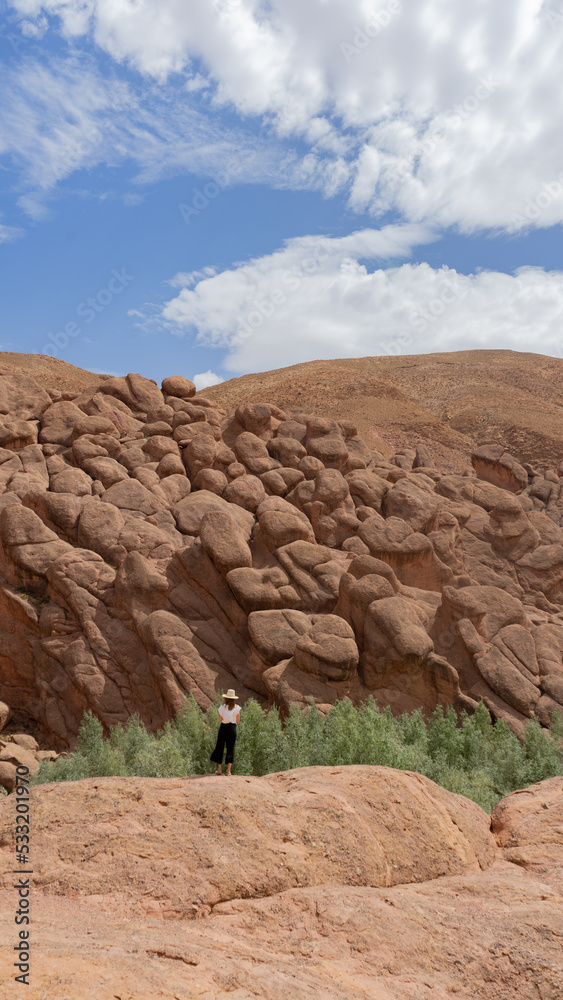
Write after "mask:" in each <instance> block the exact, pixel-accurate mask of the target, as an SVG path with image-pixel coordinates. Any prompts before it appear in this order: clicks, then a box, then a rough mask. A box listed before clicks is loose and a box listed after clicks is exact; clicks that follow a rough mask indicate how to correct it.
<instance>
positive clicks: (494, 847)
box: [0, 616, 563, 1000]
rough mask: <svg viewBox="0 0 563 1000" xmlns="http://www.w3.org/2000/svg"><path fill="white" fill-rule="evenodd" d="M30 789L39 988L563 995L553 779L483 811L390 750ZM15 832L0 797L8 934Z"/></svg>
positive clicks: (79, 997) (160, 999) (0, 873)
mask: <svg viewBox="0 0 563 1000" xmlns="http://www.w3.org/2000/svg"><path fill="white" fill-rule="evenodd" d="M287 620H288V621H290V620H292V621H293V623H294V624H296V623H297V619H295V618H293V619H292V617H291V616H288V618H287ZM278 627H282V628H283V625H282V622H281V619H279V620H278ZM14 746H15V744H14ZM18 749H21V750H23V747H19V748H18ZM227 782H228V789H226V784H227ZM226 791H228V794H225V793H226ZM32 803H33V820H34V823H33V831H34V834H33V876H32V892H33V897H32V906H33V918H32V919H33V928H34V935H35V937H32V938H31V942H32V949H33V947H34V944H33V942H34V940H36V939H37V940H38V941H39V943H40V959H39V958H38V959H37V965H36V966H34V965H33V963H32V974H31V979H30V988H31V990H32V991H33V992H32V993H31V994H30V995H32V996H33V997H35V996H37V997H43V996H51V995H52V996H53V997H63V996H66V995H67V993H65V992H61V989H62V990H67V989H68V986H67V984H68V983H72V992H71V994H68V995H69V996H70V995H72V997H73V1000H99V998H100V997H108V998H110V997H119V998H122V997H123V998H127V1000H129V998H132V997H143V1000H145V998H146V1000H165V998H169V997H177V998H178V1000H183V998H185V997H186V998H187V997H193V996H201V997H216V996H219V995H222V994H223V993H224V994H228V993H233V995H234V996H235V997H236V996H240V997H241V998H243V997H244V998H246V997H251V996H256V995H259V996H260V997H264V998H265V1000H279V998H280V997H281V996H282V995H286V996H288V997H292V998H293V997H298V998H303V1000H304V998H305V997H307V996H311V997H321V996H322V997H330V998H334V1000H357V998H358V997H361V998H366V1000H367V998H368V997H369V998H371V997H378V998H379V997H381V998H385V1000H387V998H389V1000H390V998H391V997H395V996H400V997H402V998H404V1000H420V997H422V996H428V997H430V996H433V995H435V996H437V997H441V998H444V1000H445V998H446V997H448V998H449V997H454V996H455V997H461V998H462V1000H471V998H474V997H484V998H486V1000H493V998H495V997H499V996H500V997H503V998H505V1000H535V998H537V997H539V996H541V997H542V998H543V1000H559V998H560V996H561V981H562V977H563V963H562V956H561V937H562V935H563V904H562V896H561V889H562V884H561V871H562V863H563V826H562V822H563V811H562V810H563V779H562V778H554V779H549V780H547V781H544V782H541V783H540V784H538V785H533V786H531V787H530V788H528V789H526V790H525V791H522V792H515V793H513V794H512V795H509V796H508V797H507V798H505V799H503V800H502V801H501V802H499V804H498V805H497V806H496V808H495V810H494V811H493V814H492V816H491V817H490V816H488V815H487V814H486V813H484V812H483V811H482V810H481V809H480V807H479V806H478V805H476V804H475V803H474V802H471V801H469V800H468V799H465V798H463V797H462V796H459V795H454V794H452V793H450V792H447V791H445V790H444V789H443V788H440V787H439V786H437V785H435V784H434V783H433V782H432V781H430V780H429V779H427V778H424V777H422V776H421V775H417V774H412V773H409V772H401V771H394V770H392V769H391V768H383V767H310V768H301V769H298V770H294V771H288V772H282V773H278V774H271V775H268V776H266V777H262V778H254V777H242V776H236V775H234V776H232V777H231V778H229V779H227V778H225V777H215V776H208V777H195V778H188V779H179V778H168V779H157V778H127V779H125V778H120V777H113V778H89V779H86V780H83V781H75V782H62V783H59V784H50V785H38V786H35V787H34V788H33V791H32ZM14 848H15V825H14V814H13V805H12V801H11V797H10V798H7V799H4V800H2V799H0V927H1V931H2V934H3V940H5V941H7V942H8V943H10V942H11V941H15V940H17V939H16V938H15V936H14V894H15V890H14V882H15V877H14V874H13V868H14ZM24 877H25V876H24ZM18 878H19V876H18ZM16 898H17V896H16ZM187 921H189V924H187V923H186V922H187ZM218 954H219V955H220V960H218ZM61 982H63V983H64V985H63V986H62V987H61ZM3 989H4V992H3V994H2V995H3V996H6V998H7V1000H17V998H18V997H20V996H21V992H20V991H19V986H18V984H15V983H14V981H13V979H11V980H10V979H8V978H7V977H6V981H5V983H4V984H3ZM45 991H48V992H47V993H46V992H45Z"/></svg>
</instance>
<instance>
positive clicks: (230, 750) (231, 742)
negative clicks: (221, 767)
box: [226, 722, 237, 774]
mask: <svg viewBox="0 0 563 1000" xmlns="http://www.w3.org/2000/svg"><path fill="white" fill-rule="evenodd" d="M236 738H237V727H236V724H235V723H234V722H231V723H230V724H229V731H228V732H227V733H226V743H227V774H230V773H231V768H232V766H233V761H234V752H235V742H236Z"/></svg>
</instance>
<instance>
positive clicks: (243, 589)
mask: <svg viewBox="0 0 563 1000" xmlns="http://www.w3.org/2000/svg"><path fill="white" fill-rule="evenodd" d="M0 403H1V406H0V409H2V421H3V424H2V426H3V428H4V430H3V431H2V440H1V442H0V444H2V447H1V448H0V574H1V590H0V645H1V648H2V656H1V659H0V702H3V703H4V704H5V706H6V709H5V711H9V709H10V708H12V709H17V710H21V711H23V712H26V713H28V714H29V715H30V716H31V717H32V718H34V719H35V720H36V721H37V723H38V724H39V725H41V726H42V727H43V728H44V730H45V731H46V733H47V734H48V735H50V737H51V738H52V739H53V741H54V742H55V743H56V745H57V746H60V747H62V746H63V745H68V744H72V742H73V740H74V739H75V737H76V734H77V731H78V727H79V724H80V720H81V717H82V714H83V712H84V711H85V710H86V709H88V708H91V709H92V710H93V711H94V712H95V713H96V714H97V715H98V716H99V717H100V719H101V720H102V721H103V723H104V724H105V725H106V727H110V726H111V725H114V724H115V723H116V722H120V721H125V720H126V719H127V717H128V716H129V715H130V714H131V713H132V712H139V713H140V715H141V717H142V719H143V720H144V721H145V722H146V724H147V725H148V726H149V727H151V728H152V729H156V728H158V727H159V726H161V725H162V724H163V722H164V721H165V720H166V719H167V718H169V717H170V716H171V715H172V714H173V712H175V711H176V709H177V707H178V706H179V705H180V704H181V703H182V700H183V698H184V697H185V695H186V694H188V693H189V692H192V693H193V694H194V696H195V697H196V699H197V700H198V702H199V704H200V705H201V706H202V707H203V708H206V707H208V705H209V704H210V703H211V701H212V700H213V697H214V694H215V692H216V691H217V690H218V689H220V688H223V689H225V688H228V687H233V686H234V687H235V688H236V689H237V693H238V694H239V696H240V698H241V699H242V700H243V701H244V700H245V699H247V698H249V697H251V696H252V697H255V698H257V699H258V700H259V701H260V702H261V703H262V704H264V705H266V704H269V703H270V704H271V703H276V704H277V705H278V706H279V707H280V708H281V709H282V710H283V711H287V710H288V709H289V706H290V704H291V702H292V701H296V702H297V703H300V704H305V703H306V701H307V699H308V698H309V697H311V696H312V697H313V699H314V700H315V701H316V703H317V704H318V705H319V706H320V707H321V709H322V710H326V709H328V708H329V707H330V705H332V704H333V703H334V702H335V701H336V700H337V699H338V698H342V697H345V696H348V697H350V698H352V699H353V700H355V701H359V700H361V699H363V698H365V697H367V696H368V694H370V693H371V694H373V695H374V697H375V698H376V699H377V701H378V703H379V704H381V705H390V706H391V707H392V708H393V710H394V711H397V712H400V711H405V710H412V709H413V708H417V707H421V708H423V709H424V711H425V712H430V711H432V710H433V709H434V708H435V707H436V706H437V705H443V706H446V705H453V706H454V707H455V708H456V709H463V708H465V709H467V710H469V711H471V709H472V707H473V706H474V705H475V704H476V703H477V701H478V700H479V699H483V700H484V701H485V703H486V704H487V706H488V707H489V709H490V710H491V712H492V713H493V715H494V716H495V717H501V718H504V719H505V720H506V721H507V723H508V724H509V725H510V726H511V727H512V729H513V730H514V731H515V732H517V733H518V734H521V733H522V731H523V726H524V724H525V722H526V721H527V720H528V719H530V718H537V719H539V721H540V723H541V724H542V725H544V726H548V725H549V724H550V722H551V719H552V718H553V715H554V713H555V712H556V711H559V710H563V530H562V521H563V505H562V503H561V480H560V477H559V475H558V472H559V471H561V470H558V472H555V471H549V470H545V471H544V472H543V473H542V475H541V476H540V475H539V474H538V473H536V472H535V471H534V469H533V468H532V467H531V466H527V467H526V468H524V466H522V465H520V463H519V462H518V461H517V460H516V458H514V457H513V456H510V455H508V454H507V453H506V452H505V451H504V450H503V449H502V448H500V450H499V447H497V446H490V447H489V446H487V447H484V448H481V449H480V450H479V452H476V453H475V454H474V455H473V465H474V472H471V471H469V470H468V473H467V474H466V475H463V476H461V475H449V474H442V473H441V472H440V470H438V469H434V468H431V467H430V466H429V465H428V464H427V463H428V461H429V457H428V455H426V454H425V453H424V449H423V448H422V447H421V448H420V449H419V450H418V451H417V450H416V449H410V450H409V449H404V448H403V449H401V450H400V452H398V453H397V454H396V455H395V456H394V458H393V460H392V461H389V462H387V461H386V460H385V459H384V458H383V456H382V455H381V453H380V452H376V451H370V449H369V448H368V447H367V446H366V445H365V444H364V443H363V442H362V441H361V439H360V438H359V437H358V435H357V431H356V428H355V427H354V425H353V424H352V423H350V422H349V421H335V420H329V419H325V418H321V417H319V416H316V415H313V414H307V413H302V412H295V413H289V412H287V413H286V412H284V411H282V410H280V409H279V408H278V407H276V406H272V405H269V404H267V403H260V404H245V405H243V406H239V407H238V408H237V409H236V411H234V412H232V413H227V412H224V411H222V410H220V409H218V408H217V407H215V406H214V405H212V404H211V403H210V401H209V400H207V399H206V398H205V397H204V396H197V395H196V394H195V393H194V387H193V384H192V383H191V382H190V381H189V380H187V379H184V378H183V377H181V376H170V377H169V378H167V379H165V380H164V382H163V383H162V388H159V387H158V386H157V385H156V383H155V382H153V381H152V380H150V379H145V378H143V377H141V376H140V375H135V374H130V375H128V376H126V377H124V378H107V377H105V378H102V379H100V382H99V384H97V385H92V386H90V387H89V388H88V389H86V390H85V391H84V392H82V393H80V394H79V395H76V396H74V398H72V399H71V398H66V397H65V398H64V399H60V394H59V396H57V395H56V394H54V395H53V397H51V396H50V395H49V394H48V393H46V392H45V390H43V389H41V388H40V387H39V386H38V385H37V384H36V383H34V382H33V380H32V379H28V378H25V377H24V376H22V375H21V374H18V375H15V374H13V373H12V372H11V371H10V370H8V369H3V370H2V371H0ZM527 469H530V471H529V472H528V471H527Z"/></svg>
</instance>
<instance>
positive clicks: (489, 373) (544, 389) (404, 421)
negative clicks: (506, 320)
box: [205, 351, 563, 469]
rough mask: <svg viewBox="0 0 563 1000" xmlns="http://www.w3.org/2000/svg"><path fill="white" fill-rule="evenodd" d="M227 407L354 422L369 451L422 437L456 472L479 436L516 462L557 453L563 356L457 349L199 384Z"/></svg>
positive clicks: (551, 458)
mask: <svg viewBox="0 0 563 1000" xmlns="http://www.w3.org/2000/svg"><path fill="white" fill-rule="evenodd" d="M205 396H207V397H209V398H210V399H213V400H214V401H215V402H216V403H220V405H221V406H225V407H228V408H231V407H233V406H238V404H239V403H243V402H260V401H262V400H268V401H269V402H273V403H276V404H277V405H278V406H280V407H282V409H285V408H287V409H289V410H294V409H302V410H303V411H304V412H311V411H312V412H316V413H318V414H322V415H323V416H328V417H333V418H335V419H337V420H342V419H346V420H353V421H354V422H355V423H356V424H357V427H358V432H359V434H360V435H361V437H363V438H364V440H365V441H366V443H367V444H368V445H369V447H371V448H378V449H379V450H381V451H383V452H384V454H387V455H389V454H391V453H392V452H393V451H395V450H396V449H397V448H400V447H404V446H410V445H413V444H416V442H418V441H420V440H422V441H423V442H424V443H425V444H426V445H427V446H428V447H429V448H430V452H431V454H432V457H433V459H434V461H435V462H437V463H439V465H440V467H441V468H443V469H446V468H447V467H448V466H449V465H450V466H451V467H452V469H454V468H455V469H458V468H464V467H465V465H466V453H467V452H468V451H470V450H472V448H473V447H474V446H475V445H476V444H482V443H484V442H495V443H499V444H504V445H505V447H506V448H507V450H509V451H510V452H512V454H514V455H517V456H518V458H519V459H520V461H526V462H533V463H538V462H539V463H541V462H544V463H546V464H548V465H553V464H554V463H555V464H557V463H558V462H559V461H560V460H561V458H562V457H563V361H561V360H559V359H557V358H546V357H542V356H541V355H539V354H520V353H516V352H515V351H456V352H455V353H448V354H421V355H411V356H401V357H383V358H347V359H342V360H335V361H312V362H309V363H307V364H301V365H293V366H292V367H290V368H280V369H277V370H275V371H270V372H262V373H260V374H257V375H244V376H242V378H236V379H231V380H230V381H228V382H224V383H223V384H221V385H218V386H213V387H212V388H209V389H206V390H205Z"/></svg>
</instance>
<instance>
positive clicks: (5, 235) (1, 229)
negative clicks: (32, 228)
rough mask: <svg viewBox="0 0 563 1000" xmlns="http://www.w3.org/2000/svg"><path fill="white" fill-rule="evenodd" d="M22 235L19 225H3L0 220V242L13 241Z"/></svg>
mask: <svg viewBox="0 0 563 1000" xmlns="http://www.w3.org/2000/svg"><path fill="white" fill-rule="evenodd" d="M20 236H23V229H20V227H19V226H3V225H2V223H1V222H0V243H13V241H14V240H17V239H19V238H20Z"/></svg>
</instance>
